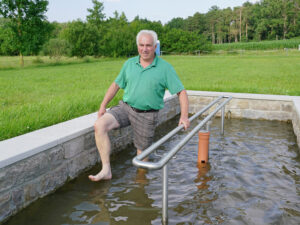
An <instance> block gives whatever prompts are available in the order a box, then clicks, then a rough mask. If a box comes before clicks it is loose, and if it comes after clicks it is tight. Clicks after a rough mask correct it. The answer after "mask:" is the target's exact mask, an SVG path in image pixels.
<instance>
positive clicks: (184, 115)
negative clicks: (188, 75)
mask: <svg viewBox="0 0 300 225" xmlns="http://www.w3.org/2000/svg"><path fill="white" fill-rule="evenodd" d="M177 95H178V97H179V103H180V110H181V115H180V119H179V124H178V125H181V124H183V125H184V129H185V130H186V129H187V128H188V127H189V126H190V121H189V99H188V96H187V93H186V90H182V91H181V92H178V93H177Z"/></svg>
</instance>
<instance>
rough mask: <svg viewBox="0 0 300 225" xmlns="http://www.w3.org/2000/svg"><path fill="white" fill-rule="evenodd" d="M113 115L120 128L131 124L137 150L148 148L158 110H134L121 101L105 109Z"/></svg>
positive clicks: (156, 120) (151, 140) (151, 139)
mask: <svg viewBox="0 0 300 225" xmlns="http://www.w3.org/2000/svg"><path fill="white" fill-rule="evenodd" d="M107 113H110V114H111V115H113V116H114V117H115V119H116V120H117V121H118V123H119V124H120V128H122V127H126V126H129V125H131V127H132V129H133V143H134V146H135V147H136V148H137V149H139V150H144V149H146V148H148V147H149V146H150V145H151V144H152V142H153V137H154V131H155V127H156V125H157V122H158V111H156V112H136V111H134V110H133V109H132V108H131V107H130V106H129V105H127V104H126V103H124V102H123V101H120V102H119V105H118V106H115V107H112V108H111V109H110V110H108V111H107Z"/></svg>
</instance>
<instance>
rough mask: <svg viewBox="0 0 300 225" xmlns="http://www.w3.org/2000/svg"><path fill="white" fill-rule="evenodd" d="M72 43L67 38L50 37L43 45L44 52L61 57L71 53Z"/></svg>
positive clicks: (54, 56)
mask: <svg viewBox="0 0 300 225" xmlns="http://www.w3.org/2000/svg"><path fill="white" fill-rule="evenodd" d="M70 51H71V48H70V45H69V43H68V42H67V41H66V40H63V39H59V38H53V39H50V40H49V42H47V43H46V44H45V45H44V47H43V54H44V55H49V56H50V58H51V57H53V58H57V59H59V58H60V57H61V56H68V55H70Z"/></svg>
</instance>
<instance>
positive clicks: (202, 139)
mask: <svg viewBox="0 0 300 225" xmlns="http://www.w3.org/2000/svg"><path fill="white" fill-rule="evenodd" d="M209 134H210V133H209V131H207V132H205V131H199V132H198V137H199V141H198V163H207V162H208V150H209Z"/></svg>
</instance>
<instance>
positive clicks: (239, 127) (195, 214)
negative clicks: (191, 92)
mask: <svg viewBox="0 0 300 225" xmlns="http://www.w3.org/2000/svg"><path fill="white" fill-rule="evenodd" d="M177 122H178V118H175V119H173V120H171V121H168V122H166V123H164V124H163V125H161V126H160V127H159V128H158V129H157V135H156V139H159V138H160V137H161V136H162V135H164V134H165V133H167V132H168V131H170V130H171V129H172V128H173V127H174V126H176V124H177ZM195 125H196V124H195V123H193V124H192V127H193V126H195ZM219 127H220V119H215V120H214V122H213V124H212V127H211V138H210V160H209V163H208V164H206V165H204V166H197V143H198V137H197V135H196V136H194V137H193V138H192V139H191V140H190V141H189V142H188V144H187V145H186V146H185V147H184V148H183V149H182V150H181V151H180V152H179V153H178V154H177V157H176V158H175V159H172V161H171V162H170V167H169V210H168V212H169V224H230V225H232V224H256V225H257V224H287V225H293V224H295V225H296V224H297V225H298V224H300V154H299V149H298V146H297V144H296V137H295V135H294V133H293V129H292V126H291V124H287V123H283V122H270V121H255V120H247V119H242V120H238V119H231V120H226V121H225V135H224V136H222V135H221V134H220V128H219ZM185 135H186V132H180V133H178V134H177V135H176V136H174V137H173V138H172V139H171V140H170V141H168V142H167V143H165V144H164V145H163V146H161V148H160V149H159V151H158V153H163V152H164V151H165V150H168V149H170V148H172V147H173V146H175V145H176V143H178V142H179V141H180V140H181V139H182V138H183V137H184V136H185ZM135 154H136V151H135V149H134V147H133V146H129V147H128V148H127V149H126V150H124V151H122V153H119V154H117V155H114V156H113V159H114V160H113V163H112V170H113V171H112V172H113V179H112V180H111V181H104V182H98V183H93V182H90V181H89V180H88V178H87V176H88V174H91V173H96V172H98V171H99V169H100V168H99V165H97V166H96V167H94V168H93V169H92V170H90V171H88V172H86V173H84V174H82V175H80V176H79V177H78V178H76V179H75V180H73V181H71V182H69V183H67V184H66V185H64V186H63V187H62V188H60V189H58V190H57V191H56V192H55V193H54V194H51V195H49V196H47V197H45V198H43V199H40V200H38V201H36V202H35V203H33V204H32V205H30V206H29V207H27V208H26V209H24V210H22V211H21V212H20V213H18V214H17V215H16V216H14V217H13V218H11V219H10V220H9V221H7V223H5V224H6V225H21V224H22V225H67V224H70V225H71V224H72V225H73V224H97V225H113V224H124V225H144V224H161V217H162V215H161V214H162V211H161V205H162V171H161V170H157V171H148V172H145V171H143V170H137V168H135V167H134V166H133V165H132V163H131V160H132V158H133V157H134V156H135ZM158 157H159V156H157V155H155V156H152V157H151V158H150V160H157V159H158Z"/></svg>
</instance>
